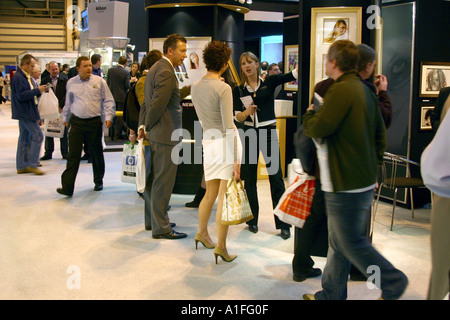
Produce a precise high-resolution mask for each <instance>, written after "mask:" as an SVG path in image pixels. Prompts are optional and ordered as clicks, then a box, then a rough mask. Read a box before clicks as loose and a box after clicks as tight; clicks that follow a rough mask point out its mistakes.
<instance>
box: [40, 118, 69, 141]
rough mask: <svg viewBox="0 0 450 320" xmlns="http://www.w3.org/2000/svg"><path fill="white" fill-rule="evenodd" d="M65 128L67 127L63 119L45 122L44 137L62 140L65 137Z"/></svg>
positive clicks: (46, 120)
mask: <svg viewBox="0 0 450 320" xmlns="http://www.w3.org/2000/svg"><path fill="white" fill-rule="evenodd" d="M65 128H66V126H65V125H64V123H63V120H62V118H61V117H59V118H56V119H45V120H44V136H46V137H53V138H62V137H64V130H65Z"/></svg>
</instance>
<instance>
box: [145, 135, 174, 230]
mask: <svg viewBox="0 0 450 320" xmlns="http://www.w3.org/2000/svg"><path fill="white" fill-rule="evenodd" d="M149 143H150V150H148V149H147V148H146V152H145V156H146V157H147V155H148V154H149V152H150V163H148V162H147V160H146V165H147V166H148V165H150V170H149V171H148V170H146V171H147V179H146V183H145V191H144V200H145V205H144V219H145V226H146V228H151V229H152V235H161V234H164V233H168V232H170V231H172V227H171V226H170V219H169V214H168V213H167V206H168V205H169V202H170V196H171V195H172V191H173V187H174V185H175V179H176V176H177V168H178V166H177V165H176V164H175V163H174V162H173V160H172V149H173V148H174V146H172V145H166V144H161V143H157V142H154V141H150V142H149Z"/></svg>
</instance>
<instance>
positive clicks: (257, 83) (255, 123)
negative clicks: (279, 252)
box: [233, 52, 298, 240]
mask: <svg viewBox="0 0 450 320" xmlns="http://www.w3.org/2000/svg"><path fill="white" fill-rule="evenodd" d="M239 65H240V68H241V80H242V85H240V86H236V87H235V88H234V89H233V105H234V112H235V115H236V120H237V121H239V122H243V123H244V130H245V137H249V138H251V137H255V138H256V139H253V140H247V139H246V140H245V141H243V142H244V150H245V152H244V155H245V156H244V158H243V161H242V180H245V190H246V191H247V196H248V200H249V202H250V207H251V209H252V213H253V216H254V219H252V220H250V221H248V222H247V224H248V230H249V231H250V232H253V233H257V232H258V216H259V203H258V190H257V176H258V174H257V171H258V158H259V154H260V151H261V153H262V154H263V156H264V160H265V163H266V168H267V171H268V174H269V183H270V192H271V196H272V205H273V208H271V209H274V208H275V207H276V206H277V204H278V201H279V200H280V198H281V196H282V195H283V193H284V191H285V187H284V181H283V174H282V171H281V166H280V150H279V143H278V136H277V133H276V122H277V120H276V118H275V110H274V104H275V103H274V99H275V98H274V95H275V89H276V88H277V87H278V86H279V85H280V84H283V83H286V82H290V81H295V80H296V79H297V78H298V67H296V68H295V69H294V70H292V71H291V72H289V73H286V74H274V75H270V76H267V77H266V78H265V80H264V81H263V80H262V79H261V77H260V70H261V68H260V64H259V59H258V58H257V57H256V56H255V55H254V54H253V53H251V52H244V53H243V54H242V55H241V57H240V59H239ZM241 98H243V99H244V100H245V99H247V100H251V101H252V103H251V105H248V106H245V105H244V104H243V102H242V100H241ZM254 140H256V141H254ZM270 212H272V210H270ZM274 219H275V227H276V229H279V230H281V232H280V236H281V238H283V239H284V240H286V239H288V238H289V237H290V236H291V233H290V227H291V225H290V224H287V223H285V222H283V221H281V220H280V219H279V218H278V217H277V216H275V215H274Z"/></svg>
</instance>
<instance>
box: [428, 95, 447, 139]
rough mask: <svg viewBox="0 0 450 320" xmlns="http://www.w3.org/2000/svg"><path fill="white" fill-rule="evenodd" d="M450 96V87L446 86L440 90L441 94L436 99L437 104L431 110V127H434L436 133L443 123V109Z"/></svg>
mask: <svg viewBox="0 0 450 320" xmlns="http://www.w3.org/2000/svg"><path fill="white" fill-rule="evenodd" d="M449 96H450V87H444V88H442V89H441V90H440V91H439V96H438V98H437V100H436V106H435V107H434V109H433V111H432V112H431V117H430V121H431V127H432V128H433V131H434V133H436V131H437V129H438V128H439V125H440V124H441V114H442V110H443V109H444V107H445V105H446V104H447V103H450V101H449V102H447V100H448V99H450V98H449Z"/></svg>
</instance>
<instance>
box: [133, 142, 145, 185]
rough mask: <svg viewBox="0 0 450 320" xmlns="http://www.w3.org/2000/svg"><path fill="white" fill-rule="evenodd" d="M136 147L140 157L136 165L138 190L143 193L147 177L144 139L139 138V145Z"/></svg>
mask: <svg viewBox="0 0 450 320" xmlns="http://www.w3.org/2000/svg"><path fill="white" fill-rule="evenodd" d="M135 149H137V151H136V152H137V157H138V163H137V165H136V190H137V192H139V193H143V192H144V190H145V180H146V177H147V170H146V159H145V146H144V139H139V140H138V145H137V147H136V148H135Z"/></svg>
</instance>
